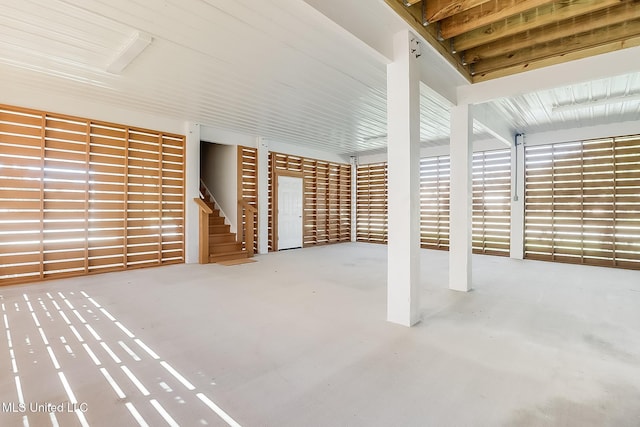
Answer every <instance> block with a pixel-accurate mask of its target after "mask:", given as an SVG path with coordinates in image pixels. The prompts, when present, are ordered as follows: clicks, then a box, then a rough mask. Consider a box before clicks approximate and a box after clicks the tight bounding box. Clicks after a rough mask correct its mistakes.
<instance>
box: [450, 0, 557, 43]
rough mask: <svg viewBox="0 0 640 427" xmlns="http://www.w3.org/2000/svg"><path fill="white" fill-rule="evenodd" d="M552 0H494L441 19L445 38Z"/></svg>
mask: <svg viewBox="0 0 640 427" xmlns="http://www.w3.org/2000/svg"><path fill="white" fill-rule="evenodd" d="M551 1H552V0H520V1H518V0H493V1H492V2H489V3H485V4H481V5H479V6H476V7H473V8H471V9H469V10H466V11H464V12H461V13H457V14H455V15H453V16H451V17H449V18H447V19H444V20H442V21H441V27H440V31H441V33H442V37H443V38H444V39H450V38H451V37H455V36H458V35H460V34H463V33H466V32H467V31H472V30H475V29H476V28H480V27H483V26H485V25H489V24H491V23H493V22H496V21H499V20H502V19H505V18H508V17H509V16H512V15H516V14H518V13H522V12H525V11H527V10H530V9H534V8H536V7H540V6H543V5H545V4H548V3H551Z"/></svg>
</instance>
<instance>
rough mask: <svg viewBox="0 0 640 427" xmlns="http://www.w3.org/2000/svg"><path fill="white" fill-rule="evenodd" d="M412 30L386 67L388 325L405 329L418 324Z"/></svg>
mask: <svg viewBox="0 0 640 427" xmlns="http://www.w3.org/2000/svg"><path fill="white" fill-rule="evenodd" d="M416 40H417V38H416V37H415V36H414V35H413V34H412V33H411V32H409V31H403V32H400V33H398V34H396V35H395V37H394V39H393V45H394V46H393V47H394V49H393V50H394V61H393V62H392V63H391V64H389V65H388V66H387V127H388V130H387V132H388V137H387V138H388V147H387V153H388V162H389V163H388V166H389V187H388V193H389V200H388V203H389V211H388V214H389V219H388V230H389V245H388V248H387V251H388V261H387V266H388V268H387V274H388V276H387V320H388V321H390V322H393V323H398V324H401V325H404V326H412V325H414V324H416V323H418V322H419V321H420V312H419V309H420V305H419V299H418V297H419V292H420V198H419V194H420V174H419V166H420V147H419V143H420V85H419V82H420V76H419V68H418V64H417V58H416V56H415V54H414V52H412V45H413V47H414V48H415V47H416V44H415V43H416Z"/></svg>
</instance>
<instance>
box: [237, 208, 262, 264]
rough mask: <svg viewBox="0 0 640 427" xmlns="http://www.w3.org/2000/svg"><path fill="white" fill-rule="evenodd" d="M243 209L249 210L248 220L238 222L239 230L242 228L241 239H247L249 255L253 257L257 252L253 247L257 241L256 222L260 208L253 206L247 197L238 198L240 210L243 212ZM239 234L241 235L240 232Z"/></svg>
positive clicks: (246, 246) (246, 244)
mask: <svg viewBox="0 0 640 427" xmlns="http://www.w3.org/2000/svg"><path fill="white" fill-rule="evenodd" d="M242 210H245V211H246V212H247V214H246V221H245V223H244V224H238V230H242V239H241V241H242V240H244V241H245V248H246V249H247V255H248V256H249V257H252V256H253V254H254V253H255V251H254V248H253V244H254V242H255V240H254V236H253V234H254V232H255V228H254V223H255V220H256V216H257V214H258V210H257V209H256V208H255V207H254V206H251V205H250V204H249V202H247V200H246V199H245V198H242V199H240V200H238V212H240V214H242ZM240 217H242V215H240ZM238 234H239V235H240V233H238Z"/></svg>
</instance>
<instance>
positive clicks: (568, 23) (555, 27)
mask: <svg viewBox="0 0 640 427" xmlns="http://www.w3.org/2000/svg"><path fill="white" fill-rule="evenodd" d="M638 18H640V8H638V7H635V6H634V5H633V4H632V3H624V4H622V5H619V6H616V7H611V8H608V9H603V10H600V11H597V12H594V13H593V14H589V15H583V16H579V17H577V18H574V19H570V20H564V21H561V22H557V23H554V24H550V25H547V26H544V27H540V28H537V29H535V30H532V31H528V32H525V33H520V34H517V35H514V36H511V37H509V38H508V39H504V40H498V41H495V42H493V43H488V44H486V45H482V46H478V47H477V48H473V49H469V50H467V51H466V52H465V58H466V60H467V62H468V63H470V64H473V63H476V62H478V61H483V60H485V59H487V58H493V57H497V56H501V55H507V54H509V53H511V52H516V51H518V50H520V49H526V48H529V47H531V46H534V45H539V44H542V43H547V42H551V41H553V40H558V39H561V38H566V37H570V36H572V35H574V34H580V33H586V32H588V31H592V30H596V29H599V28H604V27H608V26H612V25H617V24H620V23H622V22H624V21H627V20H631V19H638Z"/></svg>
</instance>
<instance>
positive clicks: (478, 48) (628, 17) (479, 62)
mask: <svg viewBox="0 0 640 427" xmlns="http://www.w3.org/2000/svg"><path fill="white" fill-rule="evenodd" d="M385 1H386V2H387V4H389V5H390V6H391V7H392V8H393V9H394V10H395V11H396V12H397V13H398V14H399V15H400V16H401V17H403V18H404V19H405V20H406V21H407V22H408V23H409V24H410V25H411V26H412V27H413V28H414V30H416V31H417V32H419V33H420V35H421V36H423V37H424V38H425V39H426V40H427V41H428V42H429V43H430V44H432V45H434V47H436V49H437V50H438V52H439V53H440V54H441V55H442V56H444V57H445V58H446V59H447V60H448V61H450V62H451V63H452V64H454V65H455V66H456V68H457V69H458V70H460V71H461V72H462V73H463V74H464V75H465V76H466V77H467V78H468V79H469V80H470V81H472V82H479V81H484V80H489V79H492V78H497V77H502V76H506V75H510V74H515V73H519V72H522V71H526V70H529V69H535V68H540V67H542V66H548V65H553V64H557V63H562V62H566V61H569V60H573V59H576V58H583V57H586V56H592V55H597V54H600V53H606V52H611V51H615V50H619V49H624V48H626V47H631V46H635V45H637V42H636V39H637V38H638V36H640V1H638V0H562V1H559V0H556V1H550V0H411V1H403V0H385Z"/></svg>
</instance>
